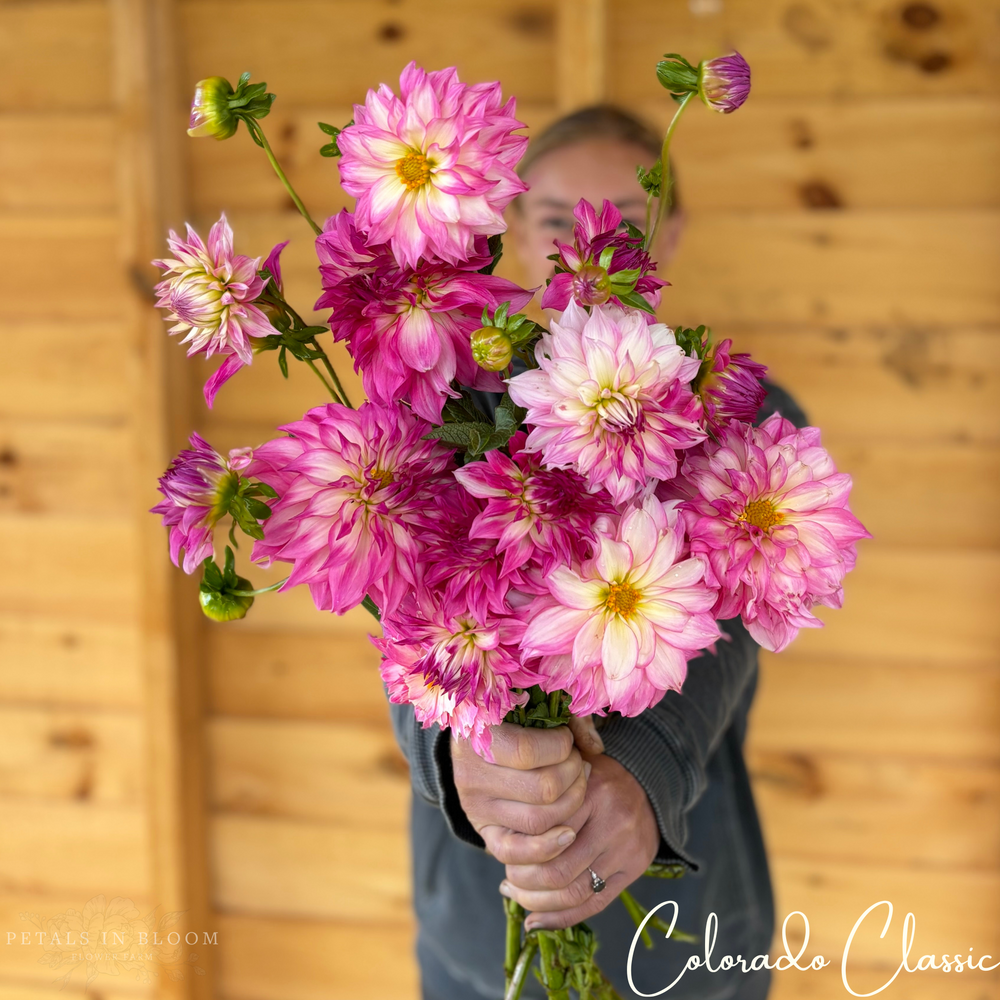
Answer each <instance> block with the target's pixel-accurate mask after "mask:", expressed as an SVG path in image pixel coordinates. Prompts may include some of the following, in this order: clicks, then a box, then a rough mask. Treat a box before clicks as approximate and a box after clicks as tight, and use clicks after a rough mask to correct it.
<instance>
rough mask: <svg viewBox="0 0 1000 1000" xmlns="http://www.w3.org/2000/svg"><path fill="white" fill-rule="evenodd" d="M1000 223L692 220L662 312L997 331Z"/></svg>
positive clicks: (973, 218)
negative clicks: (982, 326)
mask: <svg viewBox="0 0 1000 1000" xmlns="http://www.w3.org/2000/svg"><path fill="white" fill-rule="evenodd" d="M998 223H1000V215H997V214H996V213H995V212H994V211H992V210H990V211H984V210H978V211H957V210H936V209H935V210H930V209H928V210H925V211H920V212H910V211H891V210H885V211H878V210H865V211H861V210H859V211H856V212H823V213H815V212H813V213H803V212H787V213H763V212H760V213H757V212H744V213H738V214H730V213H715V212H703V213H695V212H691V213H690V215H689V222H688V225H687V228H686V230H685V232H684V234H683V236H682V239H681V244H680V249H679V251H678V254H677V257H676V258H675V260H674V261H672V262H671V264H670V266H669V267H668V268H666V276H667V277H668V278H669V279H670V280H671V281H672V282H673V287H671V288H670V289H668V290H667V291H666V292H665V293H664V302H663V311H664V314H665V315H668V316H669V317H670V319H671V320H672V321H673V322H680V323H685V324H686V325H689V326H690V325H696V324H697V323H699V322H700V323H708V324H709V325H713V326H717V327H721V326H723V325H724V324H727V323H740V322H744V323H745V322H748V321H750V322H756V323H764V322H772V323H809V322H814V323H823V324H831V325H832V324H892V325H899V324H912V325H915V326H916V325H920V326H933V325H940V324H965V323H994V322H996V321H997V320H998V319H1000V290H998V289H997V286H996V281H995V280H994V278H995V262H996V260H997V259H998V257H1000V224H998ZM303 278H304V276H303Z"/></svg>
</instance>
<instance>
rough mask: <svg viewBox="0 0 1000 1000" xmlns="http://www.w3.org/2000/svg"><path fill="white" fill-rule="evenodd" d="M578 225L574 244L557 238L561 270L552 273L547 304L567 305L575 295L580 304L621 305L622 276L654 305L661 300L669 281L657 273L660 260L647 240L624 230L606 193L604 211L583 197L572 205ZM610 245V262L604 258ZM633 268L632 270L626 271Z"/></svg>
mask: <svg viewBox="0 0 1000 1000" xmlns="http://www.w3.org/2000/svg"><path fill="white" fill-rule="evenodd" d="M573 215H574V216H576V220H577V221H576V226H575V227H574V228H573V246H570V245H569V244H568V243H560V242H559V241H558V240H554V241H553V242H554V243H555V245H556V247H557V248H558V249H559V260H558V263H557V267H559V268H561V270H560V271H559V272H558V273H557V274H556V275H555V276H554V277H553V278H552V280H551V281H550V282H549V285H548V287H547V288H546V289H545V291H544V293H543V294H542V308H543V309H565V308H566V306H568V305H569V303H570V301H571V300H572V301H574V302H576V303H577V304H578V305H581V306H599V305H603V304H604V303H605V302H611V303H613V304H614V305H622V302H621V300H620V299H619V298H618V297H617V296H616V295H615V294H614V293H615V290H616V285H617V284H618V283H620V282H622V281H624V282H625V284H626V285H633V286H634V290H635V291H637V292H639V294H640V295H643V296H644V297H645V298H646V299H647V300H648V301H649V303H650V304H651V305H652V306H653V307H654V308H655V306H656V305H658V304H659V299H660V289H661V288H662V287H664V286H665V285H667V284H669V282H667V281H664V280H663V279H662V278H657V277H654V275H653V274H652V272H653V271H655V270H656V264H655V263H653V262H652V261H651V260H650V259H649V254H648V253H646V251H645V250H643V248H642V240H641V239H640V238H639V237H636V236H629V234H628V233H626V232H619V231H618V227H619V226H620V225H621V222H622V213H621V212H619V211H618V209H617V208H615V206H614V205H613V204H612V203H611V202H610V201H608V200H607V199H605V201H604V205H603V206H602V208H601V211H600V213H599V214H598V213H597V212H595V211H594V206H593V205H591V204H590V202H589V201H585V200H584V199H583V198H581V199H580V201H579V202H578V203H577V206H576V208H574V209H573ZM608 249H610V250H611V251H612V253H611V259H610V260H609V261H607V266H606V267H604V266H602V265H601V264H600V263H599V261H600V259H601V256H602V254H604V253H605V251H607V250H608ZM626 271H627V272H630V275H626V274H623V273H622V272H626Z"/></svg>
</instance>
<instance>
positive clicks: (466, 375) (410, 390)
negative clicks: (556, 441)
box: [316, 211, 532, 423]
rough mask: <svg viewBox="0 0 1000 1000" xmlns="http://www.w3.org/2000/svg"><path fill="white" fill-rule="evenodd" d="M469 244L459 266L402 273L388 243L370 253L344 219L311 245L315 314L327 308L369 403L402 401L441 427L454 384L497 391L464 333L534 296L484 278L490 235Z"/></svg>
mask: <svg viewBox="0 0 1000 1000" xmlns="http://www.w3.org/2000/svg"><path fill="white" fill-rule="evenodd" d="M473 242H474V247H473V251H472V253H471V255H470V257H469V259H468V260H467V261H465V262H464V263H463V264H462V266H461V267H454V266H452V265H451V264H445V263H442V262H441V261H434V262H431V263H427V262H424V261H421V262H420V264H419V265H417V266H415V267H413V268H402V267H400V266H399V264H398V263H397V262H396V259H395V257H394V256H393V254H392V251H391V250H390V248H389V245H388V244H387V243H385V244H381V245H372V246H368V245H366V243H365V241H364V238H363V237H362V235H361V234H360V233H359V232H358V230H357V228H356V225H355V219H354V216H352V215H351V213H350V212H347V211H342V212H340V213H339V214H338V215H335V216H332V217H331V218H329V219H327V221H326V225H325V227H324V231H323V233H322V234H321V235H320V236H319V237H317V239H316V252H317V254H318V256H319V259H320V275H321V277H322V280H323V294H322V296H320V298H319V300H318V301H317V303H316V308H317V309H323V308H332V310H333V312H332V314H331V316H330V330H331V331H332V333H333V336H334V339H335V340H343V341H346V342H347V346H348V348H349V350H350V352H351V356H352V357H353V358H354V367H355V369H356V370H358V371H360V372H361V377H362V379H363V381H364V386H365V392H366V393H367V395H368V398H369V399H371V400H373V401H374V402H377V403H386V404H387V403H391V402H393V401H395V400H404V401H407V402H409V403H410V405H411V406H412V407H413V409H414V410H415V411H416V412H417V413H419V414H420V415H421V416H422V417H424V418H425V419H427V420H431V421H433V422H435V423H439V422H440V420H441V409H442V407H443V406H444V404H445V401H446V400H447V399H449V398H453V397H456V396H458V393H457V392H455V390H454V389H453V388H452V386H451V383H452V381H453V380H457V381H458V382H459V384H460V385H464V386H468V387H469V388H472V389H481V390H483V391H484V392H502V391H503V384H502V383H501V381H500V378H499V376H498V375H497V374H496V373H494V372H487V371H484V370H483V369H482V368H480V367H479V365H478V364H476V361H475V359H474V358H473V356H472V347H471V344H470V339H469V338H470V334H472V333H473V332H474V331H475V330H476V329H477V328H478V327H479V326H481V323H482V320H481V317H482V312H483V309H484V308H489V309H490V310H491V311H492V310H495V309H496V308H497V307H498V306H500V305H501V304H502V303H504V302H509V303H510V304H511V305H510V308H511V310H512V311H514V312H516V311H517V310H519V309H521V308H523V307H524V306H525V305H526V304H527V303H528V301H529V300H530V298H531V294H532V293H531V292H528V291H525V290H524V289H523V288H520V287H518V286H517V285H515V284H514V283H513V282H511V281H507V280H506V279H504V278H499V277H496V276H495V275H488V274H480V273H479V269H480V268H482V267H485V266H486V265H487V264H489V263H490V261H491V260H492V257H491V256H490V254H489V251H488V249H487V245H486V237H477V238H476V239H475V240H474V241H473Z"/></svg>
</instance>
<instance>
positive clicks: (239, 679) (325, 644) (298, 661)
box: [206, 595, 389, 725]
mask: <svg viewBox="0 0 1000 1000" xmlns="http://www.w3.org/2000/svg"><path fill="white" fill-rule="evenodd" d="M280 596H281V597H284V596H286V595H280ZM256 610H257V609H256V606H255V607H254V611H256ZM314 613H315V614H316V615H319V612H314ZM251 614H253V612H251ZM208 643H209V645H208V655H207V657H206V659H207V662H208V664H209V671H210V673H209V679H208V683H209V689H210V695H209V698H210V704H211V710H212V711H213V712H215V713H218V714H222V715H243V716H257V717H261V718H276V719H317V720H319V719H329V720H337V721H343V722H365V723H369V724H371V723H374V724H377V725H382V724H385V722H386V721H387V719H388V717H389V709H388V702H387V700H386V696H385V691H384V690H383V688H382V682H381V680H380V679H379V675H378V661H379V653H378V650H377V649H375V647H374V646H373V645H372V644H371V643H370V642H369V641H368V639H367V638H366V637H365V636H357V637H353V638H352V637H348V636H339V635H311V634H309V633H304V634H303V633H299V632H296V631H291V632H288V631H285V632H279V631H261V630H260V629H258V628H256V626H255V627H254V628H252V629H251V628H245V629H227V628H210V629H208Z"/></svg>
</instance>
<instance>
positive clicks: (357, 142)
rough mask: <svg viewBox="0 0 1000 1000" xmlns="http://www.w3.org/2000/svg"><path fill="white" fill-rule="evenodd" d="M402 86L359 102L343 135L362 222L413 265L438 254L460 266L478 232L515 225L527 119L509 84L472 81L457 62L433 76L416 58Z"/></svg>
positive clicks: (346, 178) (343, 164)
mask: <svg viewBox="0 0 1000 1000" xmlns="http://www.w3.org/2000/svg"><path fill="white" fill-rule="evenodd" d="M399 93H400V96H399V97H397V96H396V95H395V94H393V92H392V91H391V90H390V89H389V88H388V87H386V86H385V85H384V84H383V85H382V86H381V87H379V89H378V90H377V91H375V90H369V91H368V97H367V98H366V99H365V103H364V104H363V105H355V106H354V124H353V125H349V126H348V127H347V128H345V129H344V131H343V132H341V133H340V135H339V136H338V139H337V143H338V146H339V147H340V151H341V153H342V156H341V158H340V176H341V182H342V184H343V187H344V190H345V191H346V192H347V193H348V194H350V195H353V196H354V197H355V198H357V199H358V202H357V208H356V213H357V224H358V228H359V229H360V230H361V231H362V232H363V233H364V234H365V237H366V238H367V240H368V241H369V242H370V243H372V244H377V243H389V244H391V246H392V252H393V253H394V254H395V255H396V258H397V259H398V260H399V262H400V263H401V264H402V265H403V266H405V267H415V266H416V264H417V261H418V260H419V259H420V258H421V257H425V258H428V257H432V256H436V257H440V258H441V259H442V260H446V261H448V262H450V263H452V264H459V263H461V262H462V261H463V260H465V259H466V258H467V257H468V256H470V255H471V254H472V253H473V250H474V248H473V239H474V237H475V236H479V235H487V236H489V235H492V234H494V233H502V232H503V231H504V230H505V229H506V225H505V223H504V220H503V215H502V212H503V210H504V209H505V208H506V207H507V205H509V204H510V202H511V201H512V200H513V199H514V198H515V197H516V196H517V195H518V194H520V193H521V192H522V191H525V190H527V187H526V185H525V184H524V183H522V181H521V180H520V178H518V176H517V174H515V173H514V165H515V164H516V163H517V161H518V160H519V159H520V158H521V154H522V153H523V152H524V148H525V146H526V145H527V142H528V140H527V138H525V137H524V136H520V135H515V134H514V132H515V130H516V129H519V128H523V127H524V126H523V124H522V123H521V122H519V121H518V120H517V119H516V118H515V117H514V100H513V98H512V99H511V100H509V101H508V102H507V103H506V104H505V103H504V102H503V97H502V96H501V93H500V84H499V83H490V84H478V85H476V86H472V87H469V86H466V85H465V84H463V83H460V82H459V79H458V74H457V73H456V71H455V70H454V69H453V68H452V69H444V70H439V71H437V72H433V73H426V72H424V70H422V69H421V68H420V67H419V66H417V64H416V63H413V62H411V63H410V64H409V66H407V67H406V69H404V70H403V73H402V76H400V78H399Z"/></svg>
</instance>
